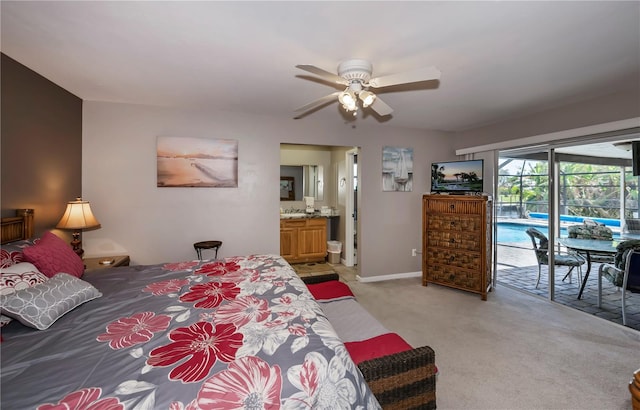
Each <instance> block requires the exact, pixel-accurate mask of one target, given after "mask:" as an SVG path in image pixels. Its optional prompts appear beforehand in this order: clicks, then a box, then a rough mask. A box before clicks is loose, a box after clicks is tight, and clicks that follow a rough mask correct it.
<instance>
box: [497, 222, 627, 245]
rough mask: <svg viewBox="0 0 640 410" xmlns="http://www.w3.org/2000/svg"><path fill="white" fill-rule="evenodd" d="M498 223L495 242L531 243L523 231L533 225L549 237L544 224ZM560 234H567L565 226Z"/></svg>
mask: <svg viewBox="0 0 640 410" xmlns="http://www.w3.org/2000/svg"><path fill="white" fill-rule="evenodd" d="M496 225H498V233H497V235H496V236H497V238H496V239H497V242H499V243H515V244H528V245H531V238H530V237H529V235H527V233H526V232H525V231H526V230H527V228H530V227H534V228H536V229H537V230H539V231H540V232H542V233H543V234H544V235H545V236H546V237H547V238H548V237H549V230H548V229H547V227H546V226H544V225H542V226H540V225H534V224H527V223H517V222H496ZM560 236H564V237H566V236H567V227H566V226H565V227H562V228H560ZM617 237H619V234H618V233H616V232H614V233H613V238H614V239H615V238H617Z"/></svg>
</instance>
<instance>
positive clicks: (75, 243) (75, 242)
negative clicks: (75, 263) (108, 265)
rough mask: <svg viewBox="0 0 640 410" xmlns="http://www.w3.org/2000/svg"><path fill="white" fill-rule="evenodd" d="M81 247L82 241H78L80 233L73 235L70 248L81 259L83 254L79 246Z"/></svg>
mask: <svg viewBox="0 0 640 410" xmlns="http://www.w3.org/2000/svg"><path fill="white" fill-rule="evenodd" d="M80 245H82V241H81V240H80V232H77V231H76V232H74V233H73V240H72V241H71V247H72V248H73V251H74V252H75V253H76V255H78V256H79V257H80V259H82V255H83V254H84V249H82V247H81V246H80Z"/></svg>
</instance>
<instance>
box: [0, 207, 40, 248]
mask: <svg viewBox="0 0 640 410" xmlns="http://www.w3.org/2000/svg"><path fill="white" fill-rule="evenodd" d="M32 236H33V209H16V216H11V217H8V218H2V243H3V244H4V243H8V242H13V241H19V240H21V239H29V238H31V237H32Z"/></svg>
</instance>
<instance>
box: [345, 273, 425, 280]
mask: <svg viewBox="0 0 640 410" xmlns="http://www.w3.org/2000/svg"><path fill="white" fill-rule="evenodd" d="M420 277H422V272H406V273H393V274H391V275H378V276H371V277H367V278H365V277H362V276H360V275H356V279H357V280H358V282H363V283H367V282H382V281H385V280H394V279H405V278H420Z"/></svg>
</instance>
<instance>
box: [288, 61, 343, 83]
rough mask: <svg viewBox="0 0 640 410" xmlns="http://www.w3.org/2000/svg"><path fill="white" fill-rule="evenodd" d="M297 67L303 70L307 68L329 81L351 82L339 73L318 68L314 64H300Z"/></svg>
mask: <svg viewBox="0 0 640 410" xmlns="http://www.w3.org/2000/svg"><path fill="white" fill-rule="evenodd" d="M296 67H298V68H299V69H301V70H305V71H308V72H310V73H313V74H315V75H318V76H320V77H322V78H324V79H325V80H327V81H331V82H333V83H338V84H344V85H347V84H349V82H348V81H347V80H345V79H344V78H342V77H340V76H339V75H336V74H333V73H330V72H328V71H326V70H323V69H322V68H318V67H316V66H314V65H308V64H299V65H297V66H296Z"/></svg>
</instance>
